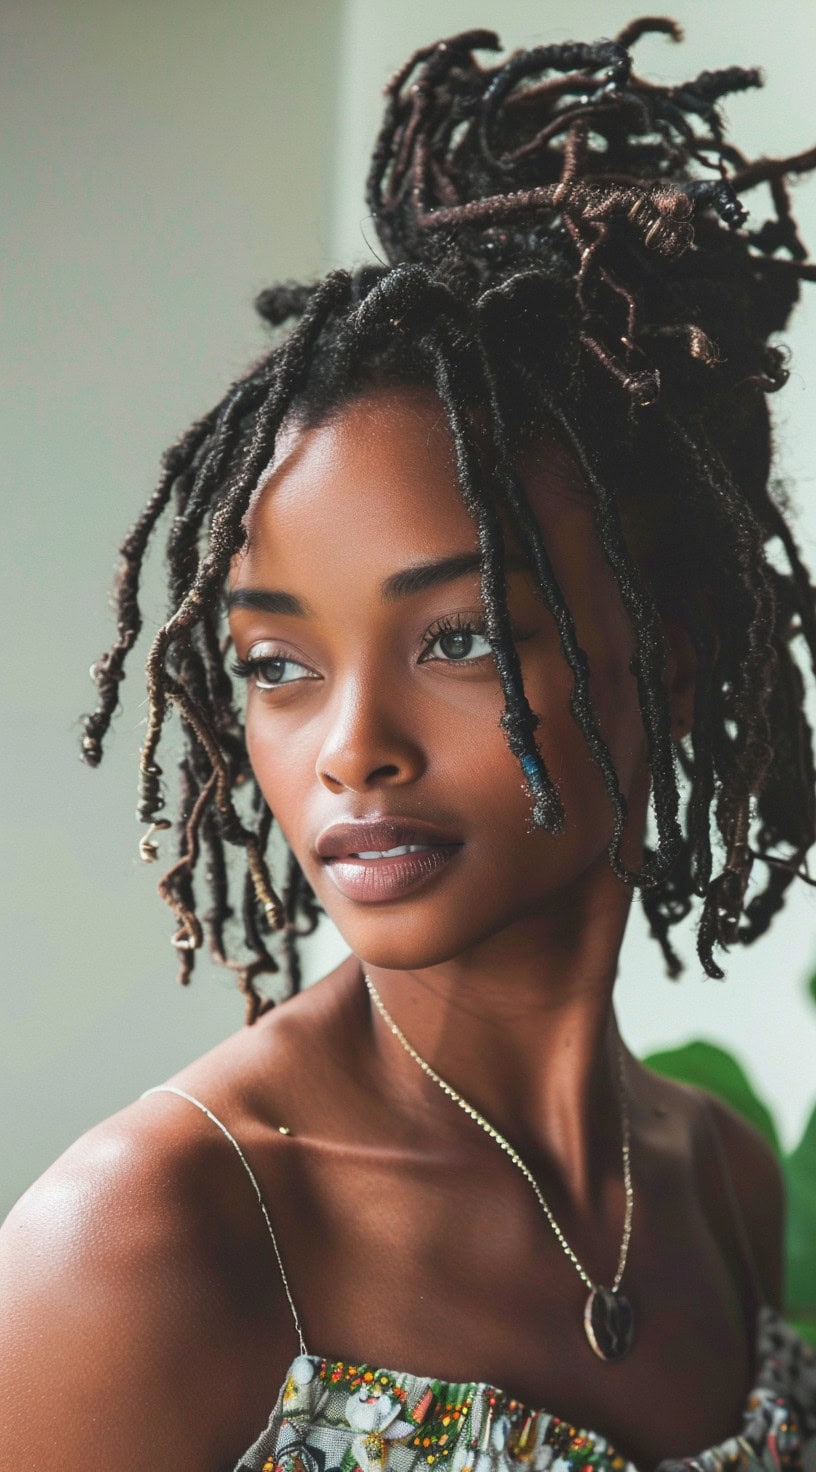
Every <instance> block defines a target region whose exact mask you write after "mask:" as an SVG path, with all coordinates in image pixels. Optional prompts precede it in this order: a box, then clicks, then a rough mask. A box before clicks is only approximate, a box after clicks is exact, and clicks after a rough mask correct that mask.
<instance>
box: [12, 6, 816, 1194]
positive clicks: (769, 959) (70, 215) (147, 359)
mask: <svg viewBox="0 0 816 1472" xmlns="http://www.w3.org/2000/svg"><path fill="white" fill-rule="evenodd" d="M638 13H639V8H638V5H637V3H636V0H625V3H623V0H607V3H600V0H571V3H570V4H569V6H566V5H562V4H555V3H545V4H541V3H533V0H502V4H501V5H498V4H496V3H495V0H494V3H493V4H492V5H491V4H489V3H488V0H433V3H430V0H412V4H411V5H410V7H409V6H407V5H404V6H403V5H399V6H398V5H393V4H384V3H383V0H379V3H377V0H297V3H294V0H291V3H289V0H287V3H281V0H265V3H262V0H237V3H234V4H230V5H227V4H224V3H216V0H195V3H193V0H161V3H159V0H140V4H139V5H138V6H134V5H132V4H129V3H128V4H126V3H124V0H70V3H68V0H63V3H53V0H51V3H49V0H3V6H2V12H0V27H1V28H2V36H1V37H0V43H1V44H0V55H1V56H2V61H1V62H0V67H1V68H2V73H3V75H2V84H1V85H0V98H1V99H2V102H0V106H2V109H3V110H4V111H5V112H6V114H7V116H6V118H5V120H4V130H3V131H4V136H5V139H6V147H5V150H4V153H5V157H4V161H3V164H2V169H3V175H4V177H3V185H2V187H3V197H4V200H5V205H6V208H5V210H4V215H5V221H6V224H5V226H4V229H5V232H6V234H7V237H8V238H7V240H6V242H5V251H4V257H5V261H6V270H7V279H6V282H5V286H4V289H3V293H2V301H3V307H4V310H5V330H4V334H3V359H4V362H3V378H4V382H3V391H2V399H0V412H2V415H3V417H4V420H5V421H6V423H5V426H4V439H3V443H4V445H5V449H4V453H3V459H4V470H5V488H4V491H3V536H2V544H1V545H0V557H1V558H2V563H3V569H2V596H3V599H4V602H5V609H4V613H3V625H4V629H5V634H4V637H3V639H2V661H3V668H2V680H1V681H0V699H1V700H2V721H1V723H0V730H1V731H2V742H3V749H4V771H5V774H6V775H5V779H4V792H5V797H4V802H3V832H2V846H1V849H0V852H1V853H2V864H3V871H2V882H0V904H1V905H2V927H3V932H2V955H3V962H4V965H3V970H4V975H3V985H2V999H1V1000H0V1216H2V1215H4V1214H5V1212H6V1211H7V1210H8V1208H9V1207H10V1206H11V1204H12V1202H13V1201H14V1200H15V1199H16V1197H17V1196H18V1195H19V1194H20V1193H21V1192H22V1191H23V1190H24V1189H25V1187H26V1186H28V1185H29V1184H30V1182H31V1181H32V1180H34V1179H35V1177H36V1176H38V1175H39V1174H40V1173H41V1172H42V1171H43V1170H44V1169H45V1167H46V1166H47V1165H48V1164H49V1163H50V1162H51V1161H52V1160H54V1159H55V1157H56V1156H57V1155H59V1154H60V1153H61V1152H62V1150H64V1149H65V1147H66V1146H67V1145H68V1144H69V1143H70V1142H71V1141H72V1140H74V1139H75V1138H76V1137H77V1136H78V1135H79V1134H81V1133H82V1132H83V1131H84V1130H85V1129H87V1128H89V1127H90V1126H91V1125H92V1124H94V1123H95V1122H96V1121H97V1120H99V1119H101V1118H103V1117H105V1116H106V1115H109V1114H111V1113H113V1112H114V1111H116V1110H117V1109H119V1108H121V1107H123V1106H124V1105H125V1104H127V1103H129V1102H130V1101H131V1100H132V1099H134V1098H135V1097H136V1096H137V1095H138V1094H139V1093H140V1092H141V1091H142V1090H143V1089H145V1088H147V1087H149V1086H150V1085H151V1084H154V1083H158V1082H161V1081H163V1080H164V1079H165V1078H167V1077H168V1076H169V1075H170V1074H171V1073H173V1072H175V1071H176V1070H177V1069H178V1068H180V1067H181V1066H182V1065H183V1064H185V1063H186V1062H188V1061H190V1060H191V1059H192V1058H194V1057H196V1056H198V1055H199V1054H201V1053H202V1052H205V1051H206V1050H207V1049H208V1048H210V1047H212V1046H213V1045H214V1044H216V1043H217V1042H219V1041H220V1040H221V1039H222V1038H224V1037H225V1036H227V1034H229V1033H231V1032H234V1031H236V1030H237V1029H239V1028H241V1027H242V1026H243V1010H244V1004H243V1000H242V998H241V997H240V996H239V994H238V993H237V991H236V990H235V988H234V982H233V977H232V974H231V973H229V974H228V973H226V972H225V971H223V970H221V969H219V968H217V967H215V966H214V965H213V964H211V963H210V961H209V959H208V957H207V955H206V954H204V953H199V959H198V961H197V965H196V971H195V975H194V979H193V983H192V985H191V987H190V988H188V989H181V988H179V987H178V986H176V983H175V973H176V953H175V951H174V950H173V949H172V948H171V946H170V939H169V938H170V935H171V934H172V932H173V930H174V928H175V927H174V924H173V919H172V916H171V914H170V912H169V910H167V908H166V907H165V905H164V904H163V902H162V901H161V900H160V899H159V898H158V896H157V895H156V892H155V883H156V879H157V878H158V876H159V873H160V872H163V869H164V868H165V867H166V865H162V866H161V868H160V867H159V866H147V865H145V864H143V863H142V862H141V861H140V859H139V856H138V841H139V838H140V837H141V836H142V833H143V831H144V830H143V828H142V826H141V825H140V824H138V823H137V821H136V817H135V807H136V776H137V764H138V752H139V747H140V743H141V738H142V734H143V724H144V719H145V699H144V696H145V691H144V685H143V682H142V679H141V671H142V667H143V657H142V658H140V656H144V655H145V654H146V650H147V645H148V643H149V640H150V638H151V637H152V634H153V633H154V632H155V630H156V629H157V628H158V627H159V625H160V624H161V623H162V622H163V621H164V617H165V613H164V606H163V592H162V591H161V590H162V578H161V566H160V557H159V556H158V555H157V556H155V557H154V559H153V562H152V564H150V565H149V566H148V569H147V574H146V578H145V582H144V603H143V606H144V612H145V626H144V630H143V633H142V637H141V641H140V644H139V646H138V648H137V650H136V653H135V655H133V656H131V659H130V663H129V665H128V678H127V679H126V680H125V682H124V684H123V686H122V691H121V693H122V708H121V710H120V713H119V714H118V716H117V717H116V719H115V721H114V725H113V729H112V732H111V734H110V735H109V737H108V739H107V747H106V753H105V758H104V761H103V763H102V765H101V767H100V768H98V769H97V770H96V771H92V770H91V769H89V768H87V767H85V766H84V765H83V764H82V763H81V761H80V759H79V729H80V728H79V719H78V718H79V715H80V713H82V712H85V711H86V710H89V709H90V708H92V705H93V703H94V696H95V691H94V687H93V686H92V684H91V682H90V678H89V674H88V670H89V666H90V665H91V663H92V662H93V661H94V660H95V659H97V658H98V656H99V655H100V653H101V652H102V651H103V650H105V649H107V648H108V647H109V645H110V643H111V640H112V637H113V620H112V614H111V610H110V607H109V603H108V594H109V588H110V586H111V582H112V579H113V575H114V572H115V569H116V566H117V562H118V558H117V548H118V546H119V544H120V542H121V541H122V539H123V536H124V533H125V531H126V530H127V528H128V526H129V525H130V523H131V522H132V521H133V520H134V519H135V517H136V516H137V515H138V514H139V512H140V511H141V509H142V507H143V505H144V502H145V500H146V499H147V497H148V495H149V493H150V491H151V489H152V485H153V482H154V480H155V478H156V474H157V467H158V461H159V456H160V454H161V452H162V450H163V449H164V447H165V446H166V445H167V444H168V443H170V442H171V441H172V440H173V439H175V437H176V436H177V434H178V433H179V432H180V431H181V430H182V429H183V428H185V427H186V426H187V424H188V423H189V422H190V421H191V420H192V419H193V418H194V417H196V416H198V415H199V413H201V412H202V411H203V410H204V409H206V408H207V407H209V405H210V404H211V403H212V402H214V401H215V400H217V399H218V398H220V397H221V395H222V393H223V391H224V389H225V387H226V386H227V384H228V382H229V381H231V380H232V379H233V378H234V377H236V376H237V375H238V374H240V373H241V372H242V371H243V370H244V368H245V366H246V365H247V364H248V362H249V361H250V360H251V359H252V358H253V357H254V356H255V355H257V354H258V353H260V352H261V351H262V349H263V346H264V341H265V339H264V335H263V332H262V329H261V325H260V323H259V322H258V323H256V321H255V320H254V314H253V311H252V305H251V304H252V299H253V297H254V295H255V293H256V292H257V291H258V290H259V289H260V288H261V287H263V286H265V285H268V284H270V283H271V282H273V281H275V280H277V279H279V278H282V277H287V276H296V277H298V278H306V277H310V276H312V275H314V274H317V273H322V272H323V271H325V270H326V269H327V268H328V267H330V266H332V265H337V264H343V265H351V264H354V263H356V262H358V261H361V260H364V259H370V258H371V251H370V245H371V244H373V243H374V238H375V237H374V231H373V227H372V225H371V222H370V221H368V220H367V218H366V210H365V205H364V202H363V182H364V178H365V173H366V168H367V161H368V155H369V152H370V149H371V145H372V142H373V139H374V135H375V131H376V128H377V126H378V121H379V116H380V108H381V94H380V89H381V86H382V84H383V82H384V81H385V80H386V79H387V77H388V76H389V75H390V73H391V72H392V71H393V70H394V69H395V68H396V67H397V66H398V65H399V64H401V63H402V61H403V60H404V59H405V58H406V57H407V56H408V54H409V53H410V52H411V51H412V50H413V49H415V48H416V47H417V46H419V45H420V44H423V43H426V42H428V41H429V40H432V39H435V38H437V37H439V36H441V35H444V34H446V33H452V32H455V31H458V30H463V29H465V28H470V27H473V26H487V27H493V28H494V29H497V30H498V31H499V34H500V36H501V38H502V41H503V42H504V43H505V45H506V46H507V47H508V48H512V47H516V46H519V45H529V44H537V43H540V42H543V41H554V40H567V39H580V40H587V41H589V40H594V39H596V38H597V37H599V36H604V35H606V36H608V35H614V33H615V32H616V31H617V30H618V29H619V28H620V27H621V26H622V25H623V24H624V23H625V22H626V21H628V20H629V19H631V17H632V16H633V15H636V14H638ZM669 13H671V14H672V15H673V16H674V17H675V18H676V19H677V20H678V21H680V23H681V24H682V25H683V26H684V28H685V31H686V41H685V43H684V44H683V45H682V46H673V45H672V44H671V43H670V42H669V41H667V40H666V39H665V38H659V37H655V38H647V39H646V40H645V41H643V42H641V43H640V46H639V48H638V53H637V69H638V71H639V72H641V73H642V74H646V75H648V76H651V77H653V78H655V79H657V80H680V79H682V78H686V77H691V76H693V75H695V74H696V73H697V72H698V71H700V70H702V69H703V68H705V67H708V68H715V67H719V66H726V65H731V64H740V65H744V66H754V65H757V64H759V65H760V66H762V68H763V69H764V71H765V74H766V86H765V89H764V91H762V92H760V93H749V94H746V95H744V96H738V97H735V98H733V99H727V101H726V106H725V109H724V110H725V113H726V117H727V119H728V123H729V132H730V133H731V135H732V136H733V137H734V138H735V140H736V141H737V142H738V143H739V145H740V146H741V147H742V148H744V149H745V150H746V151H747V152H748V153H749V154H751V153H770V154H781V153H785V152H795V151H797V150H800V149H803V148H805V147H807V146H810V145H811V144H812V143H813V142H814V138H816V109H814V105H813V79H812V58H813V54H814V44H815V43H816V11H815V10H814V7H813V6H812V4H811V0H791V3H785V0H781V3H780V4H779V5H777V6H775V7H774V8H773V10H772V11H771V10H769V8H768V7H767V5H765V4H760V3H758V0H718V3H717V4H716V6H715V5H712V4H711V3H710V0H678V3H677V4H676V5H673V6H670V8H669ZM794 190H795V211H796V213H797V215H798V218H799V220H800V223H801V225H802V231H803V235H804V238H805V240H806V241H809V242H810V243H811V246H812V247H813V249H814V250H816V182H814V181H813V180H812V179H811V180H807V179H805V180H803V181H801V182H800V183H799V184H797V185H794ZM764 204H765V201H764V200H761V201H760V200H759V199H758V200H757V206H762V207H764ZM815 325H816V288H811V289H810V292H809V294H808V291H807V288H805V301H804V302H803V304H802V305H801V306H800V308H799V311H798V315H797V317H796V319H795V322H794V325H793V327H792V329H791V330H790V332H789V333H788V334H787V338H786V340H787V342H788V343H789V345H790V347H791V349H792V354H793V359H792V368H793V372H792V376H791V380H790V383H789V384H788V386H787V387H786V389H785V390H784V392H783V393H782V394H781V395H780V396H778V397H777V399H776V400H775V401H774V410H775V413H776V424H777V451H778V453H777V466H776V473H777V474H778V475H781V476H783V477H784V478H785V480H786V481H787V482H788V483H789V485H790V487H791V491H792V495H793V498H794V504H795V506H796V507H797V508H798V516H797V521H796V534H797V536H798V540H799V542H800V545H801V547H802V550H803V552H804V554H805V557H806V559H807V560H808V562H809V564H810V566H811V567H813V568H816V487H814V471H813V464H814V451H815V450H816V341H814V326H815ZM160 530H161V529H160ZM808 688H809V701H810V716H811V721H812V722H813V721H814V720H815V719H816V706H815V705H814V692H813V690H812V688H811V684H810V683H809V687H808ZM162 752H163V758H164V756H167V757H170V755H171V753H172V741H171V743H170V747H169V750H168V749H167V748H165V747H164V746H163V747H162ZM163 758H162V759H163ZM163 765H164V766H165V770H167V771H168V772H170V771H171V770H172V762H168V761H165V760H164V759H163ZM165 847H166V845H163V848H162V854H163V856H164V849H165ZM763 872H764V871H763ZM749 893H750V891H749ZM698 904H699V902H695V908H694V909H693V910H692V914H691V916H690V917H689V918H688V920H687V921H686V922H685V924H684V925H682V926H679V927H677V928H676V930H674V931H673V932H672V936H673V942H674V944H675V946H676V948H677V949H678V950H679V952H680V954H681V955H682V957H683V959H684V960H685V962H686V966H687V969H686V971H685V972H684V973H683V975H682V977H681V978H680V980H679V981H676V982H671V981H669V980H668V978H667V977H666V976H665V974H664V972H663V967H662V960H661V956H660V952H659V949H658V947H657V945H656V944H655V943H654V942H653V941H651V940H650V939H649V938H648V934H647V929H646V925H645V922H644V920H643V918H642V915H641V911H640V907H639V904H638V902H637V900H636V901H635V904H634V906H633V910H632V916H631V920H630V925H629V929H628V931H627V936H626V941H625V944H624V948H623V951H622V955H621V965H620V973H619V980H618V988H617V991H616V999H617V1000H616V1005H617V1010H618V1015H619V1019H620V1023H621V1027H622V1030H623V1033H624V1036H625V1037H626V1039H627V1042H628V1043H629V1045H630V1047H632V1048H633V1049H634V1050H635V1051H636V1052H638V1053H640V1054H646V1053H649V1052H651V1051H653V1050H656V1049H669V1048H675V1047H677V1046H678V1045H681V1044H684V1043H686V1042H687V1041H689V1040H690V1039H698V1038H704V1039H708V1040H710V1041H711V1042H713V1043H717V1044H719V1045H720V1046H721V1047H723V1048H725V1049H726V1050H727V1051H728V1052H729V1053H730V1054H732V1055H733V1056H734V1058H735V1059H737V1060H738V1062H739V1063H740V1064H741V1066H742V1068H743V1069H744V1071H745V1073H746V1075H747V1077H748V1078H749V1079H750V1080H751V1081H752V1083H753V1084H754V1086H755V1088H756V1090H757V1092H758V1094H759V1095H761V1097H762V1098H763V1099H764V1100H765V1101H766V1102H767V1103H768V1105H769V1107H770V1109H771V1111H772V1113H773V1115H774V1117H775V1120H776V1124H777V1128H778V1131H779V1136H780V1139H781V1143H782V1145H783V1146H784V1148H785V1149H787V1150H791V1149H792V1147H793V1146H794V1145H795V1144H796V1142H797V1141H798V1140H799V1138H800V1136H801V1134H802V1130H803V1127H804V1124H805V1121H806V1119H807V1118H808V1117H809V1115H810V1113H811V1110H812V1107H813V1102H814V1097H816V1006H814V1002H813V1000H812V998H811V997H810V995H809V987H808V983H809V981H810V978H811V977H812V975H813V973H814V971H816V893H814V890H813V889H812V888H810V887H808V886H807V885H806V884H803V883H795V884H794V886H793V887H792V888H791V889H790V890H789V891H788V897H787V903H786V907H785V910H784V911H783V912H782V914H781V915H779V916H777V917H776V919H775V921H774V924H773V927H772V930H771V933H770V934H769V935H768V936H766V937H765V938H763V940H761V941H760V942H759V943H758V944H757V945H755V946H754V947H752V948H750V949H749V950H748V951H746V952H744V951H742V950H740V949H739V948H737V949H735V950H733V951H732V953H731V956H730V958H725V964H726V967H727V972H728V975H727V979H726V981H724V982H718V981H714V980H711V979H708V978H706V977H705V976H704V974H703V972H702V968H701V967H700V965H699V962H698V961H697V958H696V953H695V949H694V934H695V929H696V922H697V918H698V913H699V911H698V908H697V906H698ZM344 951H345V947H344V946H343V943H342V942H341V941H340V939H339V937H338V936H337V934H336V932H334V931H333V929H332V927H331V926H330V925H329V924H328V922H326V923H324V925H323V926H322V927H321V930H320V932H319V933H318V935H317V937H316V938H314V939H313V940H312V941H311V942H310V943H309V950H308V954H307V964H306V973H307V976H308V977H309V978H311V979H314V978H316V977H318V976H320V975H322V974H324V973H325V972H326V971H327V970H328V969H329V968H330V967H331V966H332V965H334V964H335V962H336V960H338V959H339V958H340V956H342V954H344Z"/></svg>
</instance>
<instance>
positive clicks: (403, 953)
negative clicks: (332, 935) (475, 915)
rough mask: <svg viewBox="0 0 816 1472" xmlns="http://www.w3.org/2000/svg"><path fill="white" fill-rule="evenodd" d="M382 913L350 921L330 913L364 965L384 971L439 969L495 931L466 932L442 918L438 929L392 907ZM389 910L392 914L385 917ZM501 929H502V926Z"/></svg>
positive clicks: (420, 918)
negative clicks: (437, 967)
mask: <svg viewBox="0 0 816 1472" xmlns="http://www.w3.org/2000/svg"><path fill="white" fill-rule="evenodd" d="M378 908H380V909H381V910H382V912H383V913H382V914H381V915H380V916H379V917H378V918H377V919H375V918H374V917H373V916H372V917H371V919H369V918H368V917H365V918H360V919H356V917H355V919H354V920H351V921H350V919H349V916H348V914H346V915H344V916H339V915H337V914H331V912H329V914H330V918H331V920H332V921H333V923H334V924H335V925H336V927H337V929H338V930H339V932H340V934H341V935H342V937H343V940H344V941H345V943H346V945H347V946H348V947H349V950H351V951H352V952H353V953H354V955H355V956H358V957H359V959H360V961H361V962H362V964H363V965H364V966H376V967H378V968H379V969H380V970H382V971H422V970H424V969H425V968H426V967H429V966H440V965H442V963H443V962H445V961H451V960H453V959H454V958H455V957H456V956H461V955H462V954H463V953H465V952H467V951H469V950H470V949H471V947H473V946H475V945H478V944H479V942H480V941H483V940H485V939H487V938H488V937H489V936H490V935H491V934H492V933H493V928H492V927H491V928H490V929H488V930H485V927H484V925H481V926H480V927H479V929H478V931H477V930H476V928H475V927H471V928H469V929H468V930H465V929H464V928H463V927H462V926H461V924H459V925H447V926H445V925H444V923H441V922H442V917H440V924H439V926H438V927H435V926H434V925H433V921H432V920H430V919H429V918H428V917H427V916H425V917H421V916H420V915H418V914H416V913H415V914H414V915H412V916H410V915H408V914H403V915H402V916H397V914H396V913H395V909H394V907H393V906H381V907H378ZM386 910H389V911H390V913H388V914H386V913H385V912H386ZM499 928H500V926H499Z"/></svg>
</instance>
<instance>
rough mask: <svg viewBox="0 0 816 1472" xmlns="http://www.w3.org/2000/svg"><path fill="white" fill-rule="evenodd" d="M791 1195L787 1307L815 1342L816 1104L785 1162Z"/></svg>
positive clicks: (789, 1201) (804, 1331)
mask: <svg viewBox="0 0 816 1472" xmlns="http://www.w3.org/2000/svg"><path fill="white" fill-rule="evenodd" d="M784 1170H785V1185H786V1188H787V1197H788V1226H787V1232H786V1234H785V1237H786V1240H785V1257H786V1269H785V1282H786V1291H785V1298H786V1307H787V1308H788V1309H789V1310H790V1312H791V1313H792V1315H793V1316H794V1317H795V1318H796V1319H797V1320H799V1321H800V1322H802V1323H804V1325H805V1328H804V1329H802V1331H801V1332H802V1333H803V1335H804V1337H805V1338H809V1339H810V1342H811V1343H812V1344H816V1107H814V1109H813V1112H812V1114H811V1116H810V1119H809V1120H808V1122H807V1124H806V1125H805V1129H804V1133H803V1135H802V1138H801V1140H800V1141H799V1144H798V1145H797V1147H796V1149H795V1150H793V1151H792V1152H791V1154H790V1155H789V1156H788V1158H787V1160H786V1161H785V1162H784Z"/></svg>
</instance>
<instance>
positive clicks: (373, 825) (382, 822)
mask: <svg viewBox="0 0 816 1472" xmlns="http://www.w3.org/2000/svg"><path fill="white" fill-rule="evenodd" d="M406 845H411V846H416V845H419V846H421V847H422V848H434V849H436V848H446V847H449V846H452V847H457V848H458V847H459V846H460V845H461V839H459V838H457V837H456V835H455V834H452V833H450V832H446V831H444V830H443V829H442V828H440V827H439V826H438V825H437V824H435V823H426V822H425V821H424V820H423V819H420V818H401V817H397V816H389V817H378V818H374V817H370V818H360V819H357V820H356V821H352V822H349V823H335V824H333V825H332V826H331V827H330V828H324V830H323V832H322V833H321V834H320V835H319V837H318V839H317V841H316V843H315V850H316V852H317V854H318V855H319V857H320V858H321V859H323V860H324V861H325V862H327V863H331V862H332V860H336V859H347V858H350V857H351V856H352V855H355V854H360V853H378V854H382V853H385V852H386V851H387V850H388V849H392V848H403V847H405V846H406Z"/></svg>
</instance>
